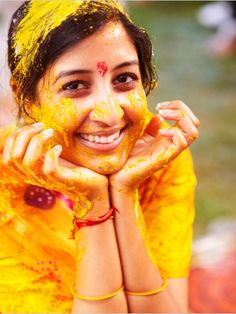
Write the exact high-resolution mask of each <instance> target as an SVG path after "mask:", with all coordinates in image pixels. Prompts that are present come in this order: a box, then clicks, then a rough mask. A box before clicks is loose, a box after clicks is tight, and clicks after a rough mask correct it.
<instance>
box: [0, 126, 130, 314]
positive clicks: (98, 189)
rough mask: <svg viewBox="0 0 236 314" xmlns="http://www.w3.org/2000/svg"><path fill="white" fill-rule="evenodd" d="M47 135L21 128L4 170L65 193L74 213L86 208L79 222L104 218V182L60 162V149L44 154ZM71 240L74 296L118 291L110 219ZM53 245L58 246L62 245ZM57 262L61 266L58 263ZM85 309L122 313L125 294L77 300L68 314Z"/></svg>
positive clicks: (10, 142) (10, 144)
mask: <svg viewBox="0 0 236 314" xmlns="http://www.w3.org/2000/svg"><path fill="white" fill-rule="evenodd" d="M48 131H50V132H48ZM52 134H53V132H52V130H47V131H42V126H40V125H39V124H36V125H32V126H25V127H23V128H22V129H20V130H19V131H18V132H16V133H14V134H12V135H11V136H10V137H9V138H8V139H7V140H6V143H5V146H4V150H3V158H2V160H3V163H4V164H5V165H6V166H8V167H9V168H11V167H12V168H13V169H14V173H16V174H18V173H19V175H21V176H23V178H22V179H23V180H24V179H25V180H27V182H29V183H31V180H33V182H32V183H35V181H34V180H36V183H39V185H41V186H43V187H46V188H48V189H50V188H52V187H53V189H55V190H57V191H60V192H61V193H64V194H67V193H69V195H70V196H72V197H74V201H75V204H76V205H78V204H81V206H82V207H79V206H75V211H76V209H77V207H79V208H82V209H83V212H84V209H86V215H85V217H84V214H83V215H82V213H81V212H80V211H79V212H78V213H77V214H78V215H82V216H83V219H89V218H94V217H97V216H101V215H103V214H104V213H106V212H107V211H108V209H109V208H110V202H109V193H108V179H107V178H106V177H105V176H102V175H99V174H97V173H95V172H93V171H91V170H89V169H87V168H83V167H76V166H75V165H73V164H70V163H69V162H67V161H65V160H64V159H62V158H60V154H61V152H62V147H61V146H60V145H56V146H54V147H53V148H51V149H49V150H48V151H47V152H46V153H45V154H43V146H44V144H45V143H46V142H47V141H48V139H49V138H50V137H51V136H52ZM36 173H37V175H35V174H36ZM24 175H25V178H24ZM101 195H102V197H101ZM82 204H83V205H82ZM84 207H86V208H84ZM23 231H24V230H23ZM76 238H77V240H76V245H77V258H76V271H77V276H76V278H75V279H74V281H76V283H75V288H74V290H75V292H77V294H80V295H82V296H92V297H93V296H103V295H107V294H111V293H113V292H114V291H117V290H118V289H119V288H120V287H121V286H122V284H123V278H122V273H121V266H120V259H119V252H118V248H117V242H116V236H115V232H114V223H113V220H112V219H109V220H107V221H105V222H104V223H102V224H101V225H95V226H93V227H84V228H81V232H80V234H78V236H77V237H76ZM31 242H32V241H31ZM31 242H30V243H31ZM58 245H60V246H62V244H61V242H59V243H58ZM66 257H67V255H66ZM59 262H61V263H63V260H61V261H59ZM72 283H73V279H72V280H71V284H72ZM84 311H86V312H90V313H92V312H96V313H97V312H98V311H101V312H121V311H122V312H126V311H127V305H126V298H125V295H124V292H120V293H119V294H117V295H116V296H114V297H112V298H108V299H105V300H102V301H84V300H82V299H81V298H77V297H76V298H75V299H74V303H73V309H72V313H82V312H83V313H84Z"/></svg>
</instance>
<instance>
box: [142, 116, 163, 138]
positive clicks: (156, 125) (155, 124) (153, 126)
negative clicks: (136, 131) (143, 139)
mask: <svg viewBox="0 0 236 314" xmlns="http://www.w3.org/2000/svg"><path fill="white" fill-rule="evenodd" d="M163 121H164V119H163V118H162V117H161V116H160V115H158V114H157V115H155V116H153V117H152V119H151V120H150V122H149V124H148V125H147V127H146V129H145V133H148V134H149V135H151V136H153V137H155V136H157V135H158V134H159V133H158V131H159V129H160V128H161V124H162V122H163Z"/></svg>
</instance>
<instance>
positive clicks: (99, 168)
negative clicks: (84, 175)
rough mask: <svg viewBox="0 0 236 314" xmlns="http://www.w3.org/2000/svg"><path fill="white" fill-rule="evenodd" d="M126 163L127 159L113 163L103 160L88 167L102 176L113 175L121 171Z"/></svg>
mask: <svg viewBox="0 0 236 314" xmlns="http://www.w3.org/2000/svg"><path fill="white" fill-rule="evenodd" d="M125 163H126V159H125V160H118V161H116V162H112V161H110V160H106V161H104V160H102V161H101V162H100V163H96V164H87V166H86V167H87V168H88V169H90V170H92V171H94V172H96V173H99V174H101V175H111V174H113V173H116V172H118V171H119V170H121V169H122V167H123V166H124V164H125Z"/></svg>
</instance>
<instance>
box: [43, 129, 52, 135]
mask: <svg viewBox="0 0 236 314" xmlns="http://www.w3.org/2000/svg"><path fill="white" fill-rule="evenodd" d="M41 134H42V135H43V136H51V135H53V129H47V130H44V131H43V132H41Z"/></svg>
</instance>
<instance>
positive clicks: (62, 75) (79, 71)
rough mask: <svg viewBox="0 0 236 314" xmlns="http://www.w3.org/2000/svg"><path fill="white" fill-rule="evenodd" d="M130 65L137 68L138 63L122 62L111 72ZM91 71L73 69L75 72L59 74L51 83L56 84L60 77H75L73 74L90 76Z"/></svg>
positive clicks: (132, 61)
mask: <svg viewBox="0 0 236 314" xmlns="http://www.w3.org/2000/svg"><path fill="white" fill-rule="evenodd" d="M130 65H138V66H139V62H138V61H137V60H131V61H126V62H123V63H121V64H118V65H117V66H115V67H114V68H113V69H112V72H113V71H115V70H118V69H120V68H124V67H127V66H130ZM92 72H93V71H91V70H86V69H75V70H68V71H62V72H60V73H59V74H58V75H57V76H56V79H55V81H54V82H53V84H56V82H57V81H58V80H59V79H60V78H62V77H66V76H70V75H75V74H91V73H92Z"/></svg>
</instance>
